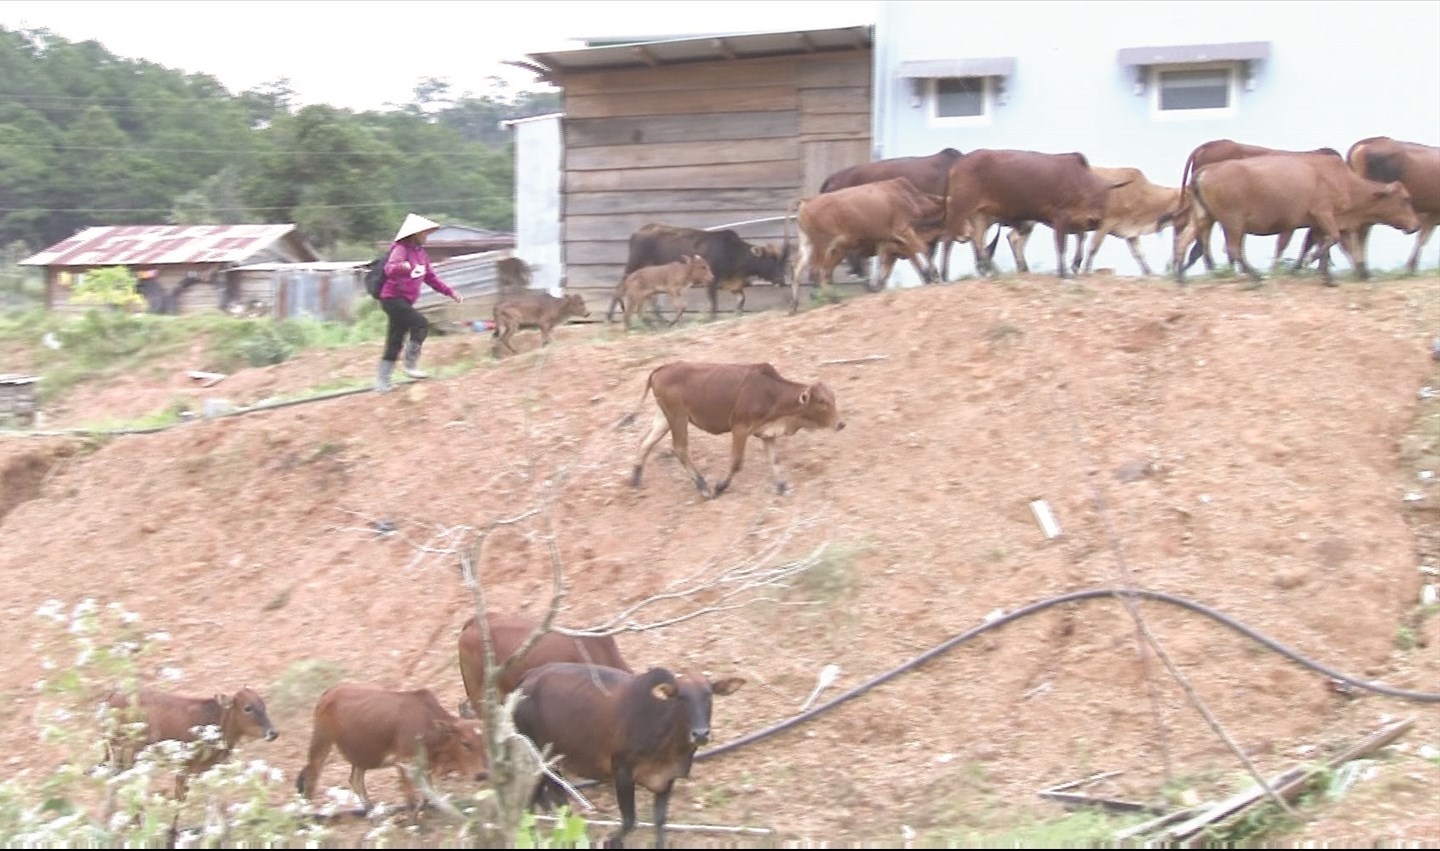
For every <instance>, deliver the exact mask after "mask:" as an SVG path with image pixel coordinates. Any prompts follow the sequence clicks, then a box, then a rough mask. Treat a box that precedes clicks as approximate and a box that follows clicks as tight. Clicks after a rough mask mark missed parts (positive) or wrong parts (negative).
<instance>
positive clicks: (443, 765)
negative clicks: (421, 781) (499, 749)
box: [426, 718, 486, 780]
mask: <svg viewBox="0 0 1440 851" xmlns="http://www.w3.org/2000/svg"><path fill="white" fill-rule="evenodd" d="M433 725H434V734H435V735H434V738H433V739H430V740H429V741H427V745H429V749H428V753H427V754H426V758H427V759H428V760H429V762H428V764H429V766H430V770H431V772H432V773H433V774H434V775H436V776H443V775H446V774H458V775H460V776H461V777H466V778H470V779H474V780H484V779H485V774H486V763H485V731H484V728H483V727H482V726H481V725H480V722H479V721H470V720H467V719H464V718H436V719H435V720H434V722H433ZM427 739H429V737H427Z"/></svg>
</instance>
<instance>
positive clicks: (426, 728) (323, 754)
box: [295, 683, 485, 812]
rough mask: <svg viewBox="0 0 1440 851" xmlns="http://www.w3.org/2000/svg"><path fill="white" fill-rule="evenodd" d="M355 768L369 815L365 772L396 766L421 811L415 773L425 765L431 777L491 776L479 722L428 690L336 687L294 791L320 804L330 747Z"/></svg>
mask: <svg viewBox="0 0 1440 851" xmlns="http://www.w3.org/2000/svg"><path fill="white" fill-rule="evenodd" d="M334 747H339V748H340V754H341V755H342V756H344V757H345V759H347V760H349V762H350V788H351V789H353V790H354V791H355V794H357V795H359V796H360V801H361V803H362V804H363V805H364V806H365V809H366V811H369V810H370V808H371V807H372V806H373V805H372V803H371V800H370V793H369V792H367V791H366V789H365V772H367V771H369V770H371V769H375V768H382V767H384V766H387V765H393V766H395V769H396V771H397V772H398V773H399V775H400V788H401V790H402V791H403V792H404V793H405V803H406V805H407V806H408V807H409V808H410V810H411V811H412V812H418V810H419V805H420V800H419V797H418V796H417V795H416V794H415V786H414V784H413V783H411V782H410V775H409V771H411V770H413V769H414V768H417V767H419V766H420V765H423V766H424V770H425V774H426V776H427V777H429V778H431V779H432V780H433V778H435V777H437V776H443V775H445V774H450V773H455V774H460V775H463V776H465V777H467V778H474V779H475V780H482V779H484V777H485V735H484V732H483V730H482V728H481V726H480V723H479V722H477V721H468V720H465V719H462V718H457V717H455V716H454V715H451V714H450V713H449V712H448V711H447V710H446V709H445V708H444V707H443V706H441V705H440V702H439V701H438V700H436V699H435V694H434V693H433V692H431V691H430V690H429V689H423V688H422V689H415V690H413V691H390V690H388V689H382V688H376V687H374V686H368V685H356V684H348V683H342V684H340V685H337V686H331V687H330V688H328V689H326V690H325V693H324V694H322V695H320V700H319V701H318V702H317V703H316V704H315V726H314V729H313V731H312V732H311V734H310V753H309V759H308V760H307V761H306V763H305V767H304V768H302V769H301V770H300V773H299V774H298V775H297V776H296V778H295V789H296V791H298V792H299V793H300V794H301V795H302V796H304V797H306V798H311V799H313V798H314V797H315V793H316V791H317V790H318V786H317V781H318V780H319V779H320V770H321V769H323V768H324V767H325V762H326V760H328V759H329V758H330V750H331V748H334Z"/></svg>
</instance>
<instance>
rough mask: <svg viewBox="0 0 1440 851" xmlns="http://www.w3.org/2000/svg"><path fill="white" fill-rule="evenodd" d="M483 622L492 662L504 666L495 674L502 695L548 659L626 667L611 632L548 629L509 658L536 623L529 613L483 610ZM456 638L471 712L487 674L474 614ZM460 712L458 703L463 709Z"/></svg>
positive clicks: (482, 640) (479, 700)
mask: <svg viewBox="0 0 1440 851" xmlns="http://www.w3.org/2000/svg"><path fill="white" fill-rule="evenodd" d="M485 622H486V624H487V625H488V626H489V628H490V652H491V653H492V654H494V657H495V661H496V663H497V664H499V665H501V666H502V667H501V669H500V676H499V677H497V678H496V680H495V686H496V688H497V689H498V690H499V692H500V696H501V697H504V696H505V695H507V694H509V693H510V692H512V691H514V690H515V687H516V686H517V685H519V684H520V678H521V677H522V676H524V675H525V672H526V671H529V670H530V669H532V668H538V667H540V666H541V665H545V664H548V663H550V662H583V663H585V664H590V665H604V666H606V667H607V668H616V669H618V670H621V671H625V672H626V673H629V672H630V666H629V665H627V664H625V659H624V658H623V657H621V655H620V647H619V646H618V645H616V643H615V637H614V636H611V635H585V636H576V635H564V634H561V633H558V632H547V633H545V634H544V635H542V636H540V638H539V639H537V640H536V642H535V643H534V644H532V645H531V646H530V649H529V650H527V651H526V652H525V655H524V656H522V657H520V658H518V659H515V660H513V661H510V657H511V656H512V655H514V653H515V652H516V651H517V650H519V649H520V645H522V644H524V643H525V639H527V638H529V637H530V634H531V633H533V632H534V631H535V630H536V629H538V628H539V626H540V624H539V623H538V622H536V621H532V620H530V619H529V618H522V617H519V616H516V615H503V614H498V613H496V612H487V613H486V615H485ZM458 644H459V647H458V649H459V656H460V679H461V680H462V681H463V682H464V683H465V694H466V696H467V698H468V703H469V706H470V711H471V712H472V713H473V712H474V707H478V706H480V705H481V703H482V701H483V700H484V698H485V675H486V672H487V671H488V670H489V666H488V665H487V664H486V662H485V636H484V635H482V634H481V632H480V622H479V620H477V619H476V618H473V617H472V618H470V620H468V621H466V622H465V626H464V627H462V628H461V630H460V640H459V642H458ZM507 663H508V664H507ZM464 714H465V711H464V710H463V709H462V711H461V715H464Z"/></svg>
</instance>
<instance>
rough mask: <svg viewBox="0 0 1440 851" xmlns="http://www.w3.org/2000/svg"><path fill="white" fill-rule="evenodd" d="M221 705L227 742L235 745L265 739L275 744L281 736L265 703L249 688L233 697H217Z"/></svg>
mask: <svg viewBox="0 0 1440 851" xmlns="http://www.w3.org/2000/svg"><path fill="white" fill-rule="evenodd" d="M215 701H216V702H217V703H219V704H220V709H221V713H222V714H221V723H220V729H221V730H222V732H223V734H224V736H225V742H226V744H229V745H234V744H235V743H237V742H240V741H243V740H245V739H264V740H265V741H267V742H273V741H274V740H275V739H276V738H278V737H279V736H280V733H279V732H278V731H277V730H276V729H275V725H274V724H272V723H270V714H269V713H268V712H266V710H265V701H264V700H263V699H262V698H261V697H260V695H259V694H257V693H256V692H255V690H254V689H252V688H250V687H249V686H245V687H243V688H241V689H240V690H239V691H237V692H235V694H233V695H225V694H222V695H217V696H216V697H215Z"/></svg>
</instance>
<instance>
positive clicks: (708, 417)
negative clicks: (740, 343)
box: [622, 361, 845, 497]
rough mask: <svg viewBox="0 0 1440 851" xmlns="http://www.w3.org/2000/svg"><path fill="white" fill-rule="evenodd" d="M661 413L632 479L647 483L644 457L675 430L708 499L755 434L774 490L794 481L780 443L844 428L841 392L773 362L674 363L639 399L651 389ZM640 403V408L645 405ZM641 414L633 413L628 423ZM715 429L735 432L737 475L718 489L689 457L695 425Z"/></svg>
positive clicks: (654, 375)
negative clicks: (800, 379) (784, 468)
mask: <svg viewBox="0 0 1440 851" xmlns="http://www.w3.org/2000/svg"><path fill="white" fill-rule="evenodd" d="M652 390H653V391H654V392H655V404H656V405H657V406H658V408H659V410H657V411H656V412H655V418H654V420H653V421H652V422H651V424H650V432H649V433H648V434H646V435H645V439H644V440H642V441H641V442H640V454H639V456H638V457H637V458H636V459H635V471H634V474H633V475H632V476H631V478H630V484H631V485H632V486H634V487H639V486H640V473H641V471H642V470H644V469H645V459H646V458H647V457H649V455H650V451H651V450H652V449H654V448H655V445H656V444H657V443H659V442H660V439H661V438H663V437H664V436H665V434H666V433H667V432H668V433H669V434H670V444H671V446H672V447H673V448H674V451H675V457H676V458H678V459H679V461H680V465H681V466H682V467H684V468H685V471H686V472H687V473H689V474H690V478H691V479H693V480H694V482H695V487H696V488H698V489H699V490H700V493H701V495H702V496H705V497H712V496H719V495H720V494H722V493H724V492H725V488H727V487H729V485H730V480H731V479H732V478H734V477H735V473H736V472H738V471H739V470H740V465H741V463H742V462H743V461H744V460H745V442H746V440H747V439H749V437H750V436H751V435H754V436H756V437H758V438H760V440H761V441H762V442H764V444H765V453H766V455H767V457H769V459H770V473H771V478H772V480H773V481H774V483H775V490H776V491H777V492H779V493H782V494H783V493H785V490H786V488H787V487H788V485H787V484H786V483H785V480H784V479H782V478H781V476H780V459H779V454H778V452H777V450H776V446H775V441H776V440H777V439H778V438H780V437H785V436H788V435H792V434H794V433H795V432H797V431H799V430H800V429H802V428H803V429H821V428H825V429H831V428H833V429H835V430H836V431H839V430H840V429H843V428H844V427H845V421H844V420H842V419H840V411H839V410H838V409H837V408H836V406H835V394H834V393H832V392H831V391H830V388H829V387H826V386H825V385H824V384H823V383H820V382H816V383H814V384H808V385H807V384H800V383H797V382H794V381H790V380H788V379H785V378H781V377H780V373H778V372H776V371H775V367H773V366H771V365H770V364H768V363H748V364H744V363H693V362H689V361H675V362H673V363H667V364H665V365H664V366H661V367H659V368H657V369H655V370H654V371H653V372H651V373H650V377H649V379H647V380H646V382H645V392H644V393H641V394H640V404H644V402H645V397H646V395H648V394H649V393H650V392H651V391H652ZM638 407H639V406H638V405H637V410H638ZM633 418H634V413H633V412H632V413H631V414H629V415H628V416H627V417H626V418H625V419H624V420H622V422H628V421H629V420H631V419H633ZM691 424H694V425H695V427H696V428H699V429H701V430H703V431H706V432H708V433H710V434H727V433H728V434H729V435H730V472H729V473H728V474H727V475H726V476H725V478H724V479H722V480H721V481H720V483H719V484H717V485H715V487H714V489H713V490H712V489H711V488H710V486H709V485H707V484H706V482H705V477H704V476H702V475H700V471H698V470H696V469H695V465H694V464H692V463H691V462H690V443H689V426H690V425H691Z"/></svg>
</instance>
